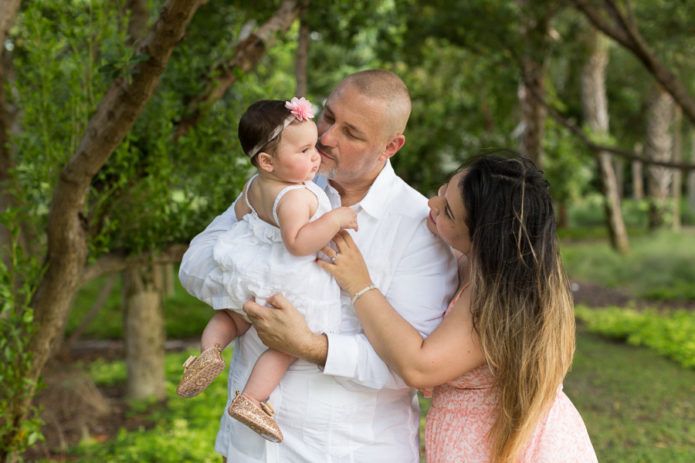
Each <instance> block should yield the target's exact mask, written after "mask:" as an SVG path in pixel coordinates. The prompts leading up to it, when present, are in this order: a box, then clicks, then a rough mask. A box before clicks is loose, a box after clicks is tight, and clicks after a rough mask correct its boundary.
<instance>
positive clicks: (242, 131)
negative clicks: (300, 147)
mask: <svg viewBox="0 0 695 463" xmlns="http://www.w3.org/2000/svg"><path fill="white" fill-rule="evenodd" d="M290 114H291V113H290V110H289V109H287V108H285V101H283V100H260V101H257V102H255V103H253V104H252V105H251V106H249V107H248V108H247V109H246V112H245V113H244V114H243V115H242V116H241V119H240V120H239V128H238V130H237V133H238V136H239V142H240V143H241V148H242V149H243V150H244V153H246V154H247V155H249V157H251V154H250V153H251V150H253V149H254V147H256V146H258V145H259V144H262V145H261V146H260V149H259V150H258V151H257V152H256V153H253V154H254V156H253V158H255V155H256V154H258V153H260V152H261V151H264V152H266V153H268V154H273V152H274V150H275V147H276V146H277V145H278V143H280V138H281V137H282V133H280V134H279V135H278V136H277V137H274V138H273V139H272V140H268V139H269V138H270V136H271V134H272V132H273V130H275V129H276V128H277V127H278V126H280V125H281V124H282V123H283V122H284V121H285V120H286V119H287V117H288V116H289V115H290ZM253 158H252V162H253Z"/></svg>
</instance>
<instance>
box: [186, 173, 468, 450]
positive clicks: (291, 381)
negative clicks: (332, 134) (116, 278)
mask: <svg viewBox="0 0 695 463" xmlns="http://www.w3.org/2000/svg"><path fill="white" fill-rule="evenodd" d="M317 183H318V184H319V185H321V186H322V187H324V189H325V191H326V194H327V195H328V197H329V199H330V200H331V204H332V205H333V207H338V206H340V195H339V194H338V192H337V191H336V190H335V189H334V188H333V187H331V186H330V185H329V184H328V182H327V181H326V180H325V179H323V178H319V179H317ZM353 208H354V209H355V211H356V212H357V221H358V225H359V231H358V232H353V231H352V230H351V231H350V232H351V234H352V236H353V238H354V239H355V242H356V243H357V245H358V246H359V248H360V250H361V251H362V254H363V255H364V258H365V261H366V263H367V266H368V268H369V273H370V276H371V278H372V281H373V282H374V284H375V285H376V286H377V288H379V290H380V291H381V292H382V293H383V294H384V295H385V296H386V298H387V299H388V301H389V302H390V303H391V305H392V306H393V307H394V308H395V309H396V310H397V311H398V312H399V313H400V314H401V315H402V316H403V317H404V318H405V319H406V320H408V321H409V322H410V323H411V324H412V325H413V326H414V327H415V328H416V329H417V330H418V331H419V332H420V333H421V334H422V335H423V336H427V335H429V334H430V333H431V332H432V331H433V330H434V328H435V327H436V326H437V325H438V324H439V322H440V321H441V319H442V314H443V312H444V310H445V308H446V306H447V303H448V301H449V299H450V297H451V296H452V295H453V293H454V291H455V289H456V286H457V283H458V281H457V275H456V263H455V259H454V256H453V254H452V251H451V249H450V248H449V247H448V246H446V245H445V244H444V243H443V242H442V241H440V240H439V239H438V238H437V237H435V236H434V235H433V234H432V233H431V232H430V231H429V230H428V229H427V226H426V219H427V214H428V207H427V201H426V199H425V198H424V197H423V196H422V195H421V194H420V193H418V192H417V191H416V190H414V189H413V188H411V187H410V186H408V185H407V184H406V183H405V182H404V181H403V180H402V179H400V178H399V177H398V176H396V174H395V173H394V171H393V168H392V166H391V164H390V162H388V161H387V162H386V164H385V167H384V169H382V171H381V172H380V173H379V176H378V177H377V178H376V180H375V181H374V183H373V184H372V186H371V188H370V189H369V192H368V193H367V195H366V196H365V197H364V198H363V199H362V201H360V202H359V203H358V204H356V205H355V206H353ZM235 222H236V216H235V213H234V207H233V205H232V206H231V207H230V208H229V209H227V211H225V212H224V213H223V214H222V215H220V216H218V217H217V218H215V220H213V222H212V223H211V224H210V225H209V226H208V227H207V228H206V229H205V230H204V231H203V232H202V233H200V234H199V235H198V236H196V237H195V238H194V239H193V240H192V241H191V245H190V248H189V250H188V251H187V252H186V254H185V255H184V257H183V260H182V262H181V268H180V272H179V278H180V279H181V283H182V284H183V286H184V288H186V290H188V292H190V293H191V294H192V295H193V296H195V297H196V298H198V299H200V300H202V301H205V302H207V303H208V304H210V305H211V306H212V307H213V308H215V309H222V308H227V307H229V304H228V301H226V300H225V291H224V290H223V289H222V288H221V287H219V286H218V284H217V283H215V282H216V281H220V279H219V278H210V276H211V275H213V274H214V273H215V272H219V271H220V269H218V268H216V266H215V262H214V260H213V259H212V249H213V248H214V245H215V243H216V241H217V237H218V236H219V234H220V233H221V232H223V231H225V230H227V229H229V228H230V227H231V226H232V225H233V224H234V223H235ZM327 336H328V357H327V359H326V365H325V366H324V368H323V370H321V369H319V368H318V367H317V366H316V365H314V364H311V363H309V362H306V361H303V360H298V361H296V362H295V363H294V364H293V365H292V366H291V367H290V369H289V370H288V372H287V373H286V374H285V376H284V377H283V379H282V381H281V382H280V384H279V386H278V387H277V388H276V389H275V391H273V393H272V394H271V396H270V402H271V403H272V405H273V407H274V408H275V410H276V414H275V418H276V420H277V422H278V425H279V426H280V429H281V430H282V432H283V434H284V437H285V439H284V441H283V442H282V443H281V444H273V443H270V442H268V441H266V440H264V439H262V438H261V437H259V436H258V435H257V434H255V433H254V432H253V431H251V430H250V429H248V428H247V427H246V426H244V425H242V424H241V423H239V422H238V421H236V420H234V419H233V418H231V417H230V416H229V415H228V414H227V411H226V410H227V408H228V407H229V405H230V403H231V400H232V399H233V398H234V395H235V391H237V390H242V389H243V386H244V384H245V383H246V380H247V378H248V377H249V374H250V372H251V369H252V367H253V365H254V363H255V361H256V359H257V358H258V356H259V355H260V353H261V352H263V350H265V346H264V345H263V344H262V343H261V341H260V339H259V338H258V335H257V334H256V331H255V330H254V329H249V331H247V333H246V334H245V335H243V336H242V337H241V338H239V339H237V340H236V341H235V349H234V357H233V359H232V362H231V365H230V368H229V381H228V401H227V405H226V407H225V412H224V413H223V415H222V419H221V426H220V431H219V433H218V435H217V439H216V441H215V449H216V451H217V452H219V453H220V454H222V455H224V456H226V457H227V460H228V461H229V462H230V463H234V462H244V463H247V462H251V463H260V462H283V463H286V462H321V463H325V462H360V463H362V462H384V461H394V462H405V463H408V462H412V463H417V462H419V461H420V457H419V420H420V411H419V406H418V403H417V396H416V393H415V390H414V389H412V388H410V387H408V386H407V385H406V384H405V383H404V382H403V380H402V379H401V378H400V377H399V376H398V375H397V374H396V373H395V372H393V371H392V370H390V369H389V368H388V367H387V366H386V365H385V364H384V362H382V360H381V359H380V358H379V356H378V355H377V354H376V352H375V351H374V349H373V348H372V346H371V345H370V344H369V341H368V340H367V338H366V337H365V335H364V332H363V331H362V327H361V325H360V322H359V320H358V318H357V316H356V315H355V312H354V309H353V307H352V304H351V303H350V299H349V296H348V295H347V294H346V293H345V292H343V293H342V322H341V330H340V332H339V333H337V334H328V335H327Z"/></svg>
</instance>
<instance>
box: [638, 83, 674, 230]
mask: <svg viewBox="0 0 695 463" xmlns="http://www.w3.org/2000/svg"><path fill="white" fill-rule="evenodd" d="M648 107H649V109H648V112H647V140H646V145H645V150H644V152H645V155H646V156H647V157H648V158H650V159H661V160H669V159H671V156H672V150H673V137H672V135H671V126H672V123H673V98H671V96H670V95H669V94H668V93H666V92H665V91H664V90H663V89H661V88H659V89H658V90H657V91H656V93H655V94H654V95H653V96H652V97H651V98H650V100H649V103H648ZM672 178H673V175H672V171H671V170H670V169H667V168H665V167H659V166H653V165H652V166H649V167H648V168H647V190H648V191H647V192H648V195H649V196H648V199H649V229H650V230H654V229H656V228H659V227H661V226H663V225H664V222H665V212H666V202H667V199H668V196H669V190H670V185H671V180H672Z"/></svg>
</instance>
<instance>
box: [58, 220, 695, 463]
mask: <svg viewBox="0 0 695 463" xmlns="http://www.w3.org/2000/svg"><path fill="white" fill-rule="evenodd" d="M579 235H581V234H579ZM579 235H575V236H579ZM630 245H631V254H630V255H629V256H619V255H617V254H615V253H614V252H613V251H612V250H611V249H610V247H609V245H608V244H607V242H606V240H605V239H596V238H591V239H582V240H577V239H576V238H572V237H567V238H563V240H562V244H561V252H562V254H563V259H564V261H565V265H566V268H567V271H568V274H569V275H570V277H571V278H572V279H573V280H575V281H586V282H592V283H596V284H600V285H603V286H609V287H614V288H619V289H620V290H621V291H625V292H627V293H629V294H631V295H632V296H634V297H643V298H645V297H646V298H652V299H655V300H676V301H677V300H693V299H695V293H693V291H695V285H693V282H695V266H694V265H693V264H692V262H695V229H692V228H690V229H687V230H686V231H684V232H683V233H680V234H675V233H672V232H668V231H662V232H659V233H656V234H654V235H647V234H643V235H638V236H634V235H632V236H631V237H630ZM102 284H103V281H101V282H100V281H95V282H92V283H91V284H90V285H88V286H87V287H85V288H83V289H82V290H81V291H80V294H79V295H78V298H77V302H76V308H75V309H74V310H73V312H72V313H71V315H70V319H69V321H68V334H69V332H70V331H71V330H73V329H75V327H76V326H77V325H78V324H79V323H80V321H81V319H82V317H84V314H86V312H87V311H88V308H89V307H88V306H89V305H90V304H91V301H93V300H94V299H95V298H96V295H97V293H98V289H99V287H100V285H102ZM120 306H121V302H120V289H119V288H118V285H117V287H116V288H115V289H114V290H113V291H112V294H111V295H110V297H109V298H108V300H107V302H106V304H105V305H104V307H103V309H102V310H101V311H100V313H99V315H98V316H97V318H96V319H95V320H94V321H93V322H92V323H91V325H90V327H89V329H88V330H87V332H86V334H85V336H86V337H94V338H120V337H121V336H122V330H121V326H122V315H121V309H120ZM164 311H165V320H166V330H167V337H169V338H190V337H197V336H199V335H200V332H201V330H202V327H203V326H204V324H205V323H206V321H207V320H208V318H209V317H210V315H211V313H212V312H211V310H210V309H209V308H207V306H206V305H204V304H202V303H200V302H198V301H196V300H195V299H193V298H192V297H191V296H189V295H188V294H186V292H185V291H184V290H183V289H182V288H181V287H180V285H178V284H177V285H176V291H175V293H174V295H173V296H171V297H169V298H167V300H166V301H165V304H164ZM577 335H578V337H577V352H576V355H575V362H574V365H573V368H572V370H571V371H570V373H569V375H568V376H567V378H566V381H565V392H566V393H567V395H568V396H569V397H570V399H572V401H573V402H574V404H575V406H576V407H577V409H578V410H579V412H580V413H581V415H582V417H583V418H584V421H585V423H586V426H587V429H588V431H589V434H590V436H591V439H592V442H593V444H594V448H595V450H596V453H597V455H598V458H599V461H601V462H602V463H611V462H615V463H650V462H669V463H679V462H683V463H685V462H688V463H691V462H693V461H695V405H694V401H693V400H692V397H694V396H695V370H693V369H687V368H683V367H680V366H678V365H677V364H676V363H675V362H673V361H670V360H668V359H666V358H664V357H662V356H660V355H659V354H658V353H656V352H654V351H651V350H649V349H646V348H643V347H636V346H632V345H628V344H624V343H622V342H616V341H612V340H609V339H605V338H602V337H599V336H598V335H595V334H591V333H589V332H588V330H587V328H586V327H585V326H583V325H581V324H580V326H579V327H578V332H577ZM187 355H188V352H184V353H177V354H168V355H167V357H166V374H167V393H168V400H167V403H166V405H164V406H162V405H156V404H150V403H147V402H142V403H136V404H134V408H133V410H132V411H131V413H133V414H136V415H138V414H140V415H142V416H143V417H147V418H150V419H153V420H154V422H155V424H154V427H153V428H151V429H144V428H143V429H139V430H135V431H131V432H125V431H123V432H121V433H119V435H118V436H117V437H116V438H115V439H113V440H111V441H107V442H96V441H92V440H89V439H88V440H85V441H84V442H82V443H81V444H80V445H79V446H78V447H75V448H73V449H72V451H71V456H70V457H69V459H70V460H71V461H72V460H73V459H74V461H79V462H96V461H142V462H150V461H151V462H155V461H156V462H163V463H164V462H180V461H203V462H207V461H211V462H218V461H220V459H219V457H218V455H217V454H215V452H214V450H213V444H214V439H215V434H216V433H217V429H218V425H219V418H220V414H221V413H222V411H223V410H222V407H223V406H224V403H225V402H226V385H225V381H226V375H220V377H219V378H217V380H216V382H215V383H213V385H211V386H210V388H208V390H207V391H206V392H205V393H204V394H202V395H201V396H199V397H197V398H195V399H192V400H183V399H180V398H178V397H177V396H176V395H175V392H174V389H175V386H176V383H177V382H178V379H179V374H180V365H181V363H182V362H183V360H184V359H185V358H186V356H187ZM226 355H227V357H228V358H229V355H230V352H229V351H227V352H226ZM91 373H92V375H93V376H94V377H95V378H96V379H97V380H98V381H99V382H100V383H102V384H113V383H122V382H123V381H125V375H126V373H125V367H124V365H123V363H122V362H111V363H108V362H104V361H99V362H95V363H93V364H92V365H91ZM420 402H421V405H422V410H423V413H422V416H421V425H422V426H424V417H425V413H426V411H427V408H428V407H429V403H430V401H429V400H427V399H423V398H421V399H420ZM423 461H424V458H423Z"/></svg>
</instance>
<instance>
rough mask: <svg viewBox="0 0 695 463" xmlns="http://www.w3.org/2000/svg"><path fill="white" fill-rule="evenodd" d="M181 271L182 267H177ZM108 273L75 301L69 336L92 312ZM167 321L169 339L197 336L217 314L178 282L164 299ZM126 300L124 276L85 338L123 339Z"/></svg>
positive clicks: (89, 327)
mask: <svg viewBox="0 0 695 463" xmlns="http://www.w3.org/2000/svg"><path fill="white" fill-rule="evenodd" d="M175 272H178V268H176V269H175ZM107 278H108V277H101V278H97V279H95V280H94V281H91V282H89V283H88V284H86V285H85V286H84V287H82V288H81V289H80V290H79V292H78V293H77V295H76V297H75V304H74V306H73V309H72V310H71V312H70V315H69V317H68V320H67V324H66V336H70V334H71V333H72V332H73V331H74V330H75V329H76V328H77V327H78V326H79V325H80V323H81V322H82V320H83V318H84V317H85V315H86V314H87V313H88V312H89V310H90V307H91V305H92V304H93V301H95V300H96V299H97V297H98V294H99V291H100V290H101V287H102V286H103V285H104V283H105V282H106V279H107ZM163 305H164V324H165V330H166V335H167V338H168V339H187V338H197V337H199V336H200V334H201V333H202V332H203V328H204V327H205V324H206V323H207V321H208V320H209V319H210V317H211V316H212V314H213V310H212V309H211V308H210V306H208V305H207V304H205V303H203V302H200V301H199V300H197V299H195V298H194V297H193V296H191V295H189V294H188V293H187V292H186V291H185V290H184V289H183V288H182V287H181V284H180V283H179V282H178V278H177V279H176V281H175V284H174V292H173V294H171V295H170V296H168V297H167V298H166V299H165V300H164V303H163ZM122 306H123V302H122V299H121V280H120V278H117V281H116V283H115V285H114V287H113V290H112V291H111V293H110V294H109V296H108V298H107V299H106V301H105V303H104V305H103V306H102V307H101V309H100V310H99V312H98V313H97V315H96V317H95V318H94V319H93V320H92V322H91V323H90V324H89V326H88V327H87V329H86V330H85V332H84V334H83V337H84V338H96V339H122V338H123V312H122Z"/></svg>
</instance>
